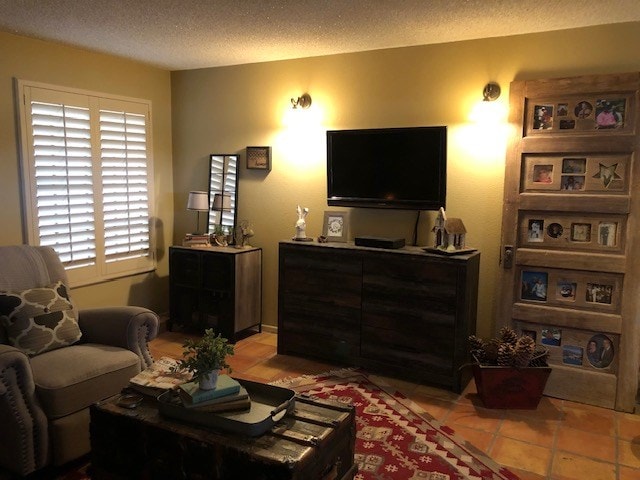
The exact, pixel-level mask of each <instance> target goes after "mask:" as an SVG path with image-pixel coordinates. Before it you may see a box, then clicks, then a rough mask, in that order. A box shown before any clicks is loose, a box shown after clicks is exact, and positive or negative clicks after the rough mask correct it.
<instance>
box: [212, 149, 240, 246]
mask: <svg viewBox="0 0 640 480" xmlns="http://www.w3.org/2000/svg"><path fill="white" fill-rule="evenodd" d="M209 202H210V203H209V206H210V209H209V220H208V222H207V225H208V226H209V233H213V234H217V235H220V234H222V235H228V234H231V233H233V231H234V230H235V226H236V205H237V202H238V155H227V154H212V155H211V157H210V162H209Z"/></svg>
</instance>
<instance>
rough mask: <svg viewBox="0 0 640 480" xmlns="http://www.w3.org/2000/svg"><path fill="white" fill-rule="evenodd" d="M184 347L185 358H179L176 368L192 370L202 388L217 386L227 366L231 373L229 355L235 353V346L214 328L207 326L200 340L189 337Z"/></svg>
mask: <svg viewBox="0 0 640 480" xmlns="http://www.w3.org/2000/svg"><path fill="white" fill-rule="evenodd" d="M182 348H183V349H184V351H183V352H182V356H183V358H182V359H180V360H178V365H177V366H176V369H179V370H187V371H189V372H191V373H192V374H193V377H192V381H193V382H199V384H200V389H201V390H212V389H214V388H216V383H217V381H218V373H219V371H220V370H221V369H223V368H226V369H227V371H228V372H229V373H231V366H230V365H229V364H228V363H227V355H233V353H234V351H233V349H234V346H233V345H231V344H229V341H228V340H227V339H226V338H224V337H222V336H221V335H220V334H218V335H216V334H215V333H214V332H213V329H212V328H207V329H206V330H205V331H204V336H203V337H202V338H200V339H198V340H192V339H187V340H186V341H185V342H184V343H183V345H182Z"/></svg>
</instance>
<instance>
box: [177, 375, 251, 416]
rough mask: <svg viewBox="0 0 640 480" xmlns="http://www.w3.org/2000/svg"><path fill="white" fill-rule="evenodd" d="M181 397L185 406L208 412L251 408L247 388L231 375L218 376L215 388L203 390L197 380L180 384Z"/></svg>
mask: <svg viewBox="0 0 640 480" xmlns="http://www.w3.org/2000/svg"><path fill="white" fill-rule="evenodd" d="M178 391H179V393H180V399H181V400H182V405H183V406H184V407H185V408H189V409H193V410H197V411H200V412H207V413H223V412H232V411H238V410H249V409H250V408H251V399H250V398H249V393H248V392H247V390H246V389H245V388H244V387H243V386H242V385H240V383H239V382H238V381H237V380H235V379H234V378H231V377H230V376H229V375H220V376H218V383H217V384H216V388H214V389H213V390H201V389H200V386H199V384H198V383H197V382H187V383H183V384H181V385H180V386H179V390H178Z"/></svg>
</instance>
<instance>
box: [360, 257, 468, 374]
mask: <svg viewBox="0 0 640 480" xmlns="http://www.w3.org/2000/svg"><path fill="white" fill-rule="evenodd" d="M363 265H364V266H363V292H362V342H361V355H362V357H365V358H368V359H372V360H377V361H379V362H384V363H385V364H388V365H393V366H395V367H397V368H399V369H403V370H406V371H408V370H411V369H414V370H416V371H420V372H421V374H424V375H432V376H434V377H437V376H442V377H443V378H446V379H447V382H450V380H451V378H452V376H453V375H454V374H455V372H454V369H455V367H454V363H455V362H454V359H455V347H456V341H455V339H456V318H457V317H456V316H457V293H458V271H457V268H456V266H455V265H447V264H442V263H439V262H433V261H428V260H425V259H423V258H420V257H417V256H402V255H394V256H392V257H389V256H387V255H383V254H378V255H369V256H367V257H366V258H365V261H364V264H363Z"/></svg>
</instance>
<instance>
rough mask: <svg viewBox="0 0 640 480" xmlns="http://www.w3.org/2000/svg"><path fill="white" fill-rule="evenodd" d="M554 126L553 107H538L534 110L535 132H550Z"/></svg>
mask: <svg viewBox="0 0 640 480" xmlns="http://www.w3.org/2000/svg"><path fill="white" fill-rule="evenodd" d="M552 126H553V105H536V106H535V107H534V109H533V128H534V130H548V129H550V128H551V127H552Z"/></svg>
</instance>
